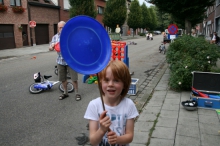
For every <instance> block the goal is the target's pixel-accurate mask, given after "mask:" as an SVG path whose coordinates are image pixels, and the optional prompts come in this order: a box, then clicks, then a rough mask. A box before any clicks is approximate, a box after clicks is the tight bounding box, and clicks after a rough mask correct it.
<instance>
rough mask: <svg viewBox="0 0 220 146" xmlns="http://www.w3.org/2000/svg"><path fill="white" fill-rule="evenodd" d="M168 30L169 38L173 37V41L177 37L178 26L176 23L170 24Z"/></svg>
mask: <svg viewBox="0 0 220 146" xmlns="http://www.w3.org/2000/svg"><path fill="white" fill-rule="evenodd" d="M168 32H169V34H168V38H169V39H171V42H173V40H174V39H176V37H177V32H178V27H177V26H176V25H175V24H170V25H169V26H168Z"/></svg>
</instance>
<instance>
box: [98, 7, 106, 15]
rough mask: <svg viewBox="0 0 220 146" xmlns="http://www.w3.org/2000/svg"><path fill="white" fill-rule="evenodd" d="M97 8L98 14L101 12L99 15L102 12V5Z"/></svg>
mask: <svg viewBox="0 0 220 146" xmlns="http://www.w3.org/2000/svg"><path fill="white" fill-rule="evenodd" d="M97 10H98V14H101V15H103V14H104V7H101V6H98V7H97Z"/></svg>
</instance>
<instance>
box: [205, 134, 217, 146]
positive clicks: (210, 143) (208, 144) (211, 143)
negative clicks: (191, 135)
mask: <svg viewBox="0 0 220 146" xmlns="http://www.w3.org/2000/svg"><path fill="white" fill-rule="evenodd" d="M219 145H220V136H219V135H218V136H217V135H207V134H201V146H219Z"/></svg>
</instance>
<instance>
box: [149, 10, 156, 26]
mask: <svg viewBox="0 0 220 146" xmlns="http://www.w3.org/2000/svg"><path fill="white" fill-rule="evenodd" d="M154 9H155V7H154V6H151V7H150V8H149V9H148V10H149V13H150V16H151V20H150V29H151V30H154V29H155V28H156V27H157V16H156V13H155V10H154Z"/></svg>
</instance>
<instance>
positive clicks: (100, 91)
mask: <svg viewBox="0 0 220 146" xmlns="http://www.w3.org/2000/svg"><path fill="white" fill-rule="evenodd" d="M96 75H97V80H98V87H99V93H100V97H101V100H102V108H103V111H105V104H104V100H103V97H102V87H101V84H100V82H99V75H98V73H97V74H96ZM110 131H111V129H110V128H108V132H110ZM111 146H115V144H112V145H111Z"/></svg>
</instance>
